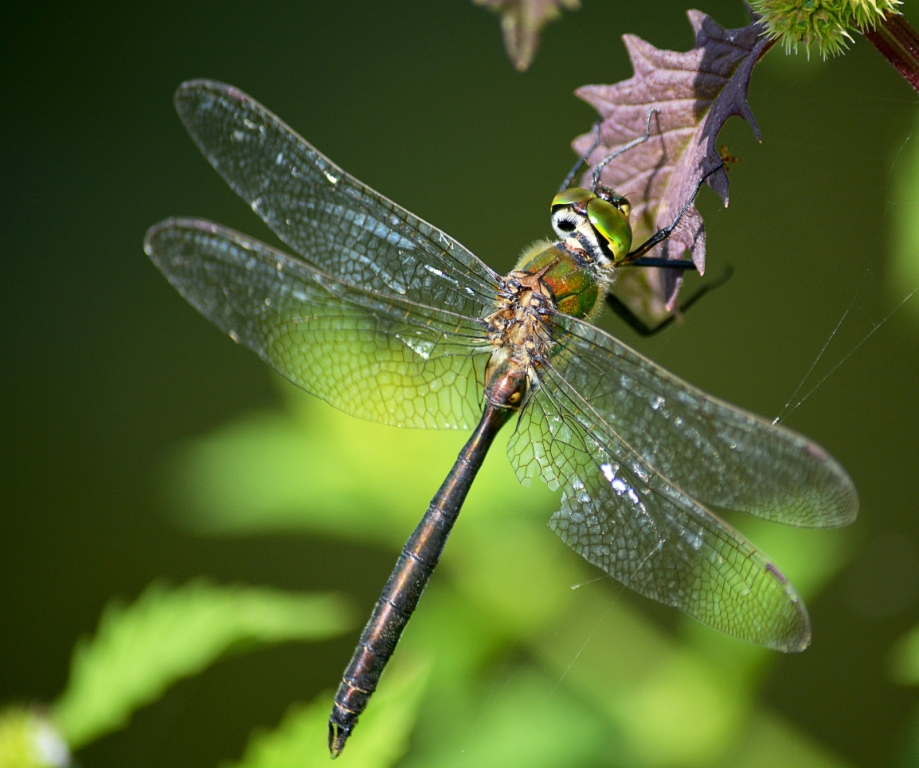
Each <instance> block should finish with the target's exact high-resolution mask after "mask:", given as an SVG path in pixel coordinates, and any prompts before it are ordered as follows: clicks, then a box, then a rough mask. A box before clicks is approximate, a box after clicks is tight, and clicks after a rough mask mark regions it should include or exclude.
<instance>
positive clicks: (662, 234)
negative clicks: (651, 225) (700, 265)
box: [623, 162, 724, 269]
mask: <svg viewBox="0 0 919 768" xmlns="http://www.w3.org/2000/svg"><path fill="white" fill-rule="evenodd" d="M723 167H724V163H723V162H722V163H719V164H718V165H716V166H715V167H714V168H712V169H711V170H710V171H708V172H707V173H706V174H705V175H704V176H703V177H702V178H701V179H699V183H698V184H696V188H695V189H694V190H693V191H692V195H690V197H689V200H687V201H686V205H684V206H683V209H682V210H681V211H680V212H679V213H678V214H677V217H676V218H675V219H674V220H673V222H672V223H671V224H670V225H669V226H666V227H664V228H663V229H659V230H658V231H657V232H655V233H654V234H653V235H651V237H649V238H648V239H647V240H645V241H644V242H643V243H642V244H641V245H639V246H638V247H637V248H636V249H635V250H634V251H632V252H631V253H630V254H629V255H628V256H626V257H625V259H624V260H623V261H624V263H629V262H634V261H635V260H636V259H638V258H640V257H641V256H644V254H646V253H647V252H648V251H650V250H651V249H652V248H654V246H656V245H660V244H661V243H662V242H664V240H666V239H667V238H668V237H670V235H672V234H673V230H675V229H676V228H677V225H678V224H679V223H680V220H681V219H682V218H683V217H684V216H685V215H686V211H688V210H689V206H691V205H692V204H693V201H694V200H695V199H696V195H698V194H699V190H700V189H702V185H703V184H704V183H705V182H706V180H707V179H708V177H709V176H711V175H712V174H713V173H715V172H716V171H717V170H719V169H720V168H723ZM677 268H678V269H679V267H677Z"/></svg>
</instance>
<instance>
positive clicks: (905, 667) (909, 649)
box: [890, 627, 919, 685]
mask: <svg viewBox="0 0 919 768" xmlns="http://www.w3.org/2000/svg"><path fill="white" fill-rule="evenodd" d="M890 677H891V679H892V680H893V681H894V682H896V683H899V684H900V685H919V627H914V628H913V629H912V630H910V631H909V632H907V633H906V634H905V635H903V637H901V638H900V639H899V640H897V642H896V643H895V644H894V646H893V648H892V649H891V653H890Z"/></svg>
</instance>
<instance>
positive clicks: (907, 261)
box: [887, 141, 919, 317]
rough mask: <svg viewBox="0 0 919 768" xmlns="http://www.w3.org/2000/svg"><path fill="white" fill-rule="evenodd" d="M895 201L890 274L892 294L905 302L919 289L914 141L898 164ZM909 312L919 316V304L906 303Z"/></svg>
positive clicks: (918, 179) (918, 169)
mask: <svg viewBox="0 0 919 768" xmlns="http://www.w3.org/2000/svg"><path fill="white" fill-rule="evenodd" d="M897 176H898V178H897V179H896V184H895V192H894V201H893V204H892V205H891V206H890V207H891V210H892V211H893V214H894V222H893V225H894V226H893V230H894V245H893V249H892V250H893V254H892V255H893V259H892V264H891V269H890V270H888V271H887V272H888V275H887V279H888V286H889V292H890V294H891V295H892V296H893V297H894V298H895V299H898V300H902V299H903V296H904V295H905V294H908V293H909V292H910V291H913V290H915V289H916V287H917V286H919V216H916V211H917V210H919V142H916V141H910V142H909V143H908V144H907V145H906V146H905V147H904V148H903V154H902V157H901V161H900V162H898V163H897ZM906 310H907V311H908V312H910V313H911V314H912V315H913V317H917V316H919V301H917V300H916V299H913V300H912V301H907V302H906Z"/></svg>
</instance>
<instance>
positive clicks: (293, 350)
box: [144, 219, 487, 429]
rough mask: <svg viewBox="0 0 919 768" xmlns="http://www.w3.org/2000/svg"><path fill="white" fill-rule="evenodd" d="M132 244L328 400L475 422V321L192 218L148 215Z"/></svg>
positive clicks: (402, 418)
mask: <svg viewBox="0 0 919 768" xmlns="http://www.w3.org/2000/svg"><path fill="white" fill-rule="evenodd" d="M144 250H145V251H146V253H147V255H148V256H150V258H151V259H152V261H153V263H154V264H156V266H157V267H159V268H160V270H162V272H163V274H164V275H165V276H166V278H167V279H168V280H169V282H170V283H172V285H173V286H175V288H176V289H177V290H178V291H179V293H181V294H182V296H184V297H185V298H186V299H187V300H188V301H189V303H191V305H192V306H194V307H195V308H196V309H197V310H198V311H199V312H201V314H203V315H204V316H205V317H206V318H208V319H209V320H210V321H211V322H213V323H214V324H215V325H216V326H217V327H218V328H220V329H221V330H222V331H224V332H226V333H228V334H229V335H230V336H231V337H232V338H233V339H234V340H235V341H237V342H239V343H242V344H245V345H246V346H247V347H249V348H250V349H252V350H254V351H255V352H257V353H258V354H259V356H260V357H261V358H262V359H263V360H265V362H267V363H268V364H269V365H270V366H271V367H272V368H274V369H275V370H276V371H277V372H278V373H280V374H281V375H282V376H284V377H285V378H287V379H289V380H290V381H292V382H293V383H294V384H297V385H299V386H301V387H303V388H304V389H305V390H307V391H308V392H311V393H312V394H314V395H317V396H318V397H321V398H322V399H323V400H325V401H326V402H328V403H330V404H331V405H334V406H335V407H336V408H339V409H341V410H342V411H345V412H346V413H349V414H352V415H354V416H359V417H361V418H365V419H369V420H371V421H377V422H382V423H385V424H393V425H396V426H406V427H431V428H455V429H471V428H472V427H474V426H475V424H476V423H478V419H479V416H480V415H481V405H480V402H479V401H480V387H479V384H478V382H479V381H480V380H481V377H482V371H481V365H482V364H483V361H482V354H479V353H484V352H487V343H486V342H485V339H484V329H483V327H482V324H481V322H480V321H478V320H476V319H474V318H468V317H463V316H461V315H458V314H456V313H453V312H450V311H447V310H444V309H442V308H440V307H431V306H427V305H424V304H418V303H415V302H412V301H408V300H406V299H399V300H397V299H393V298H384V297H381V296H378V295H376V294H374V293H373V292H371V291H367V290H363V289H361V288H357V287H355V286H352V285H349V284H348V283H345V282H343V281H341V280H338V279H336V278H334V277H332V276H330V275H327V274H324V273H323V272H321V271H319V270H318V269H316V268H315V267H312V266H310V265H308V264H304V263H303V262H301V261H299V260H298V259H294V258H292V257H291V256H288V255H286V254H284V253H282V252H281V251H278V250H276V249H274V248H272V247H270V246H268V245H265V244H264V243H260V242H258V241H257V240H254V239H252V238H249V237H248V236H246V235H243V234H240V233H239V232H234V231H233V230H230V229H227V228H225V227H222V226H220V225H219V224H212V223H211V222H207V221H202V220H200V219H169V220H166V221H164V222H161V223H160V224H157V225H156V226H154V227H152V228H151V229H150V230H149V231H148V232H147V237H146V239H145V241H144Z"/></svg>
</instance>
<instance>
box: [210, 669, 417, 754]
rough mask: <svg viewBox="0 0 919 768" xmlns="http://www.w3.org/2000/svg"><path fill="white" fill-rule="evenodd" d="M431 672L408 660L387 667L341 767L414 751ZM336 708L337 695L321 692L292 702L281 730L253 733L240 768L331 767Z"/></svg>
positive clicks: (279, 728)
mask: <svg viewBox="0 0 919 768" xmlns="http://www.w3.org/2000/svg"><path fill="white" fill-rule="evenodd" d="M427 677H428V675H427V669H426V668H425V667H424V666H423V665H418V664H416V665H406V664H405V663H404V661H402V662H400V663H394V664H392V665H391V667H389V668H387V671H386V674H385V675H384V676H383V679H382V688H381V689H380V693H379V694H377V696H376V697H375V699H374V706H373V707H371V708H370V710H368V711H367V713H366V714H364V715H361V725H360V734H361V738H360V739H354V741H353V743H351V744H349V745H348V748H347V749H346V750H345V751H344V752H343V753H342V755H341V756H340V757H339V758H338V759H337V760H336V762H335V765H336V767H337V766H344V768H348V766H360V768H388V766H391V765H395V763H396V762H397V761H398V760H399V758H401V757H402V756H403V755H404V754H405V752H406V751H407V750H408V745H409V736H410V735H411V732H412V728H413V727H414V725H415V721H416V719H417V717H418V708H419V705H420V704H421V700H422V698H423V695H424V693H425V691H426V689H427ZM331 708H332V697H331V695H329V696H321V697H319V698H318V699H316V700H315V701H314V702H313V703H311V704H309V705H307V706H294V707H292V708H291V710H290V711H289V712H288V713H287V716H286V717H285V718H284V721H283V722H282V723H281V724H280V725H279V726H278V727H277V728H276V729H275V730H273V731H271V732H269V733H259V734H255V735H254V736H253V737H252V740H251V741H250V743H249V746H248V747H247V748H246V753H245V755H243V758H242V760H241V761H240V762H239V763H238V764H236V768H312V766H316V767H317V768H319V767H320V766H321V767H322V768H326V766H328V765H329V750H328V747H327V746H326V739H327V734H328V730H329V711H330V710H331ZM228 768H231V767H229V766H228Z"/></svg>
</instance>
